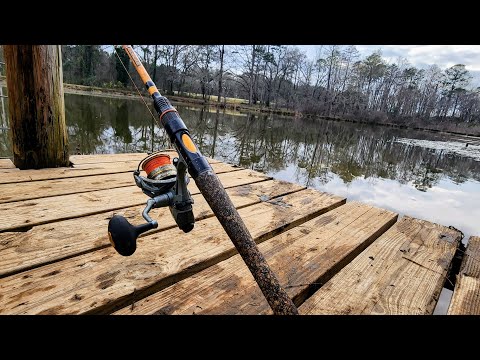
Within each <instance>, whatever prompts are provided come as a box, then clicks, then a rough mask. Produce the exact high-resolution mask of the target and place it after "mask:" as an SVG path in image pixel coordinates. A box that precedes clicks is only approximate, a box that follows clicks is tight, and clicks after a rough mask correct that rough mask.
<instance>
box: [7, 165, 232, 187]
mask: <svg viewBox="0 0 480 360" xmlns="http://www.w3.org/2000/svg"><path fill="white" fill-rule="evenodd" d="M137 166H138V161H124V162H110V163H109V162H104V163H97V164H80V165H74V167H63V168H50V169H39V170H21V171H4V172H2V174H1V176H0V184H8V183H19V182H24V181H38V180H56V179H63V178H70V177H78V176H92V175H103V174H117V173H122V172H133V171H134V170H136V169H137ZM212 168H213V170H214V171H215V172H216V173H217V174H219V173H222V172H229V171H237V170H241V169H242V168H241V167H238V166H234V165H229V164H225V163H213V164H212Z"/></svg>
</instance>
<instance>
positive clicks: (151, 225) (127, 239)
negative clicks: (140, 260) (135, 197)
mask: <svg viewBox="0 0 480 360" xmlns="http://www.w3.org/2000/svg"><path fill="white" fill-rule="evenodd" d="M157 226H158V223H157V222H156V221H152V222H148V223H145V224H141V225H137V226H135V225H132V224H130V223H129V222H128V220H127V219H125V218H124V217H123V216H121V215H115V216H113V217H112V218H111V219H110V221H109V222H108V237H109V239H110V243H111V244H112V246H113V247H114V248H115V250H116V251H117V252H118V253H119V254H120V255H123V256H130V255H132V254H133V253H134V252H135V250H136V249H137V238H138V236H139V235H140V234H142V233H144V232H146V231H148V230H151V229H155V228H156V227H157Z"/></svg>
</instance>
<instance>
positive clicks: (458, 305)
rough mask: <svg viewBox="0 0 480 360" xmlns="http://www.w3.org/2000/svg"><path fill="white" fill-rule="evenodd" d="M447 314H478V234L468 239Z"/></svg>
mask: <svg viewBox="0 0 480 360" xmlns="http://www.w3.org/2000/svg"><path fill="white" fill-rule="evenodd" d="M447 315H480V236H471V237H470V238H469V239H468V244H467V248H466V250H465V254H464V255H463V260H462V264H461V266H460V271H459V273H458V275H457V281H456V284H455V288H454V290H453V295H452V300H451V301H450V306H449V307H448V312H447Z"/></svg>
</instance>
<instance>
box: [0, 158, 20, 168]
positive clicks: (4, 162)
mask: <svg viewBox="0 0 480 360" xmlns="http://www.w3.org/2000/svg"><path fill="white" fill-rule="evenodd" d="M0 169H16V167H15V165H13V162H12V160H10V159H0Z"/></svg>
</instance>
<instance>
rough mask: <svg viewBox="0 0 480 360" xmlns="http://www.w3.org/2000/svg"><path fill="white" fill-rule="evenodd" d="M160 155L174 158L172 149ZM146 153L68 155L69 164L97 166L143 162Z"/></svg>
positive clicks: (213, 160) (211, 161)
mask: <svg viewBox="0 0 480 360" xmlns="http://www.w3.org/2000/svg"><path fill="white" fill-rule="evenodd" d="M162 153H167V154H170V155H171V156H172V157H173V156H176V152H175V150H173V149H165V150H162ZM147 155H148V154H147V153H123V154H93V155H70V162H71V163H72V164H73V165H80V164H98V163H105V162H124V161H136V162H139V161H141V160H143V159H144V158H145V157H146V156H147ZM207 160H208V162H209V163H210V164H214V163H218V162H220V161H219V160H215V159H211V158H207Z"/></svg>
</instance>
